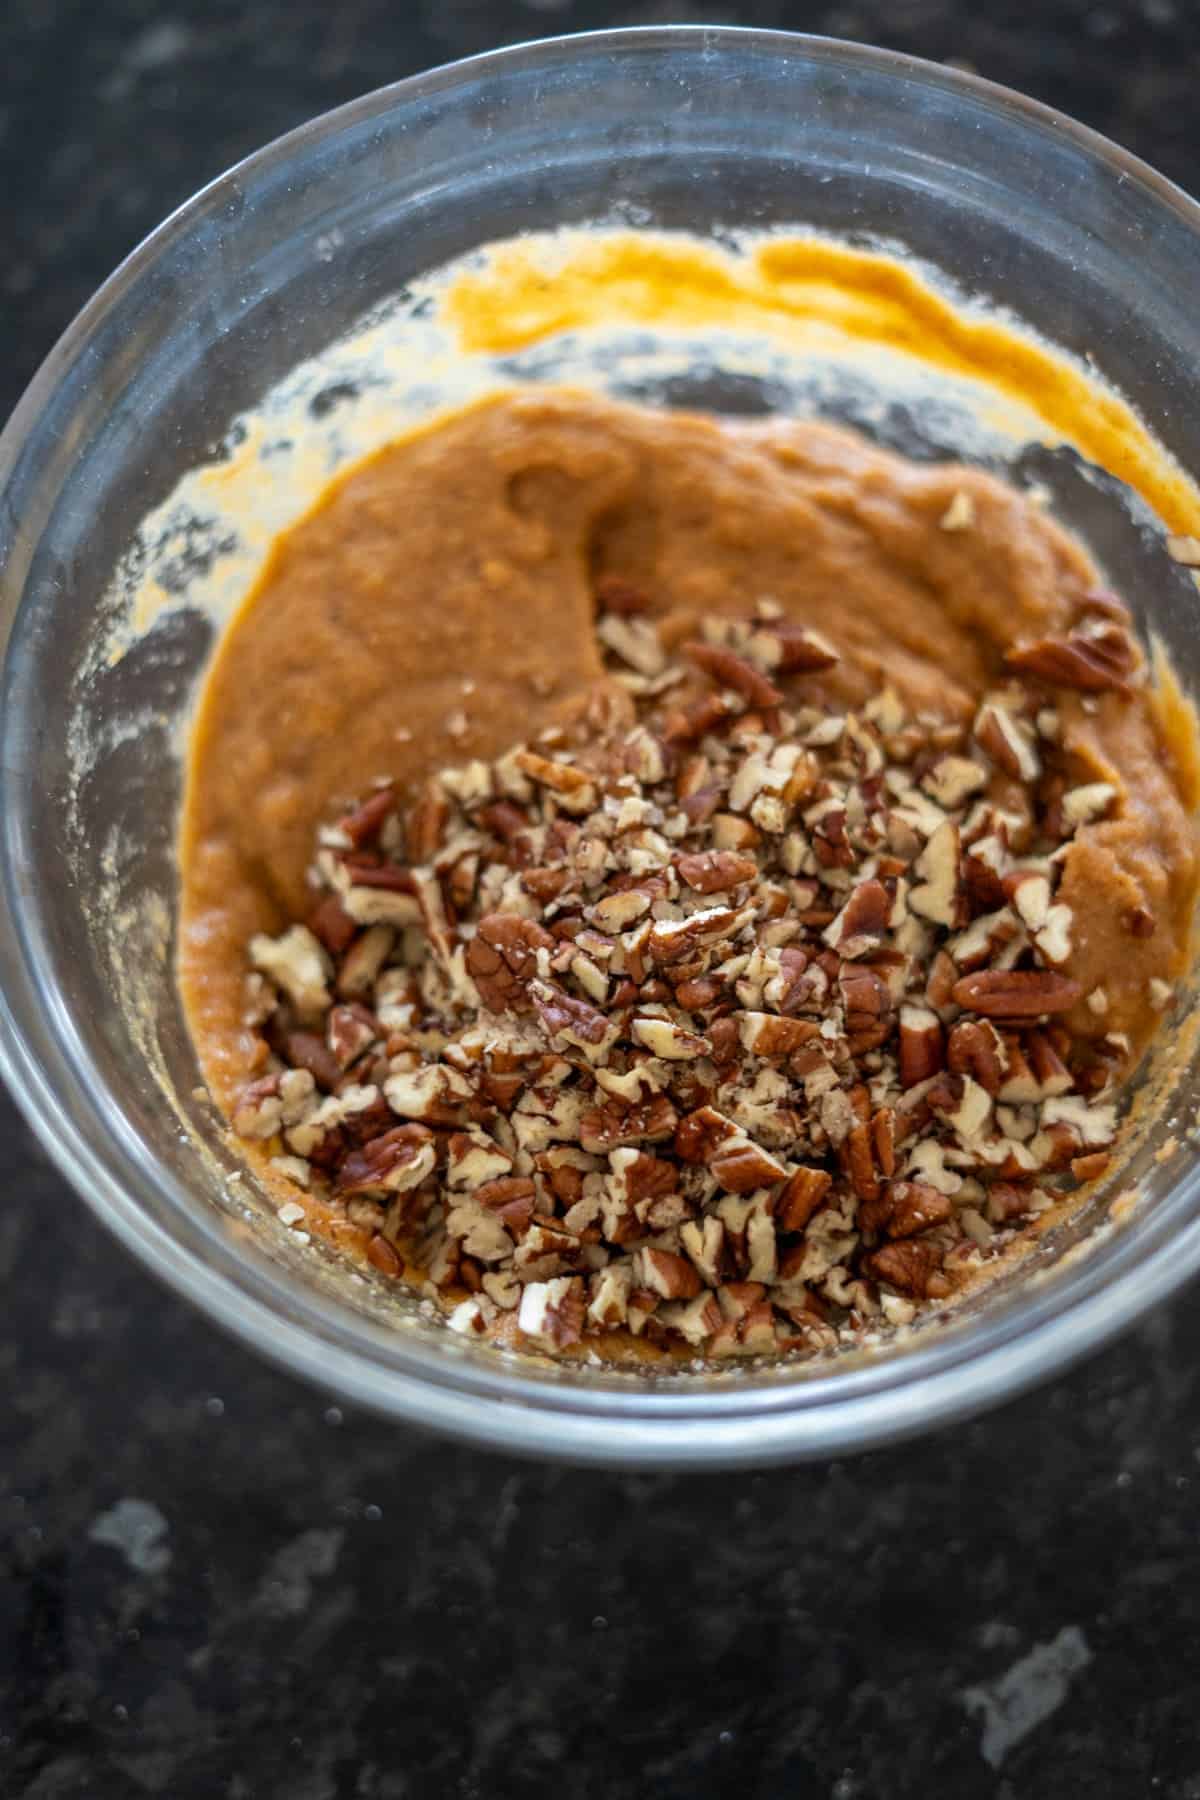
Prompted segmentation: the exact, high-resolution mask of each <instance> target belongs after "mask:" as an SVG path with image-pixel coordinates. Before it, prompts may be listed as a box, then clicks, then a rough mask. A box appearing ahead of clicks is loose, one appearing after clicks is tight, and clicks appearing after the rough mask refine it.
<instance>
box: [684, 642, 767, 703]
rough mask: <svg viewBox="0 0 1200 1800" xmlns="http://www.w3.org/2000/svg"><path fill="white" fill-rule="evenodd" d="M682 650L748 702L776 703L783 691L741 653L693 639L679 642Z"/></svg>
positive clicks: (716, 679)
mask: <svg viewBox="0 0 1200 1800" xmlns="http://www.w3.org/2000/svg"><path fill="white" fill-rule="evenodd" d="M682 648H683V654H684V655H685V656H686V657H687V658H688V660H689V661H690V662H693V663H695V665H696V667H697V668H698V669H702V670H703V671H704V673H705V674H706V675H708V676H709V677H710V678H711V679H712V680H713V681H717V682H720V684H721V686H722V687H725V688H732V689H733V691H734V693H736V694H740V695H741V696H742V698H743V700H747V701H749V703H750V705H751V706H767V707H770V706H778V705H779V703H780V701H781V700H782V699H783V695H782V694H781V693H780V691H779V689H778V688H777V687H776V686H775V683H774V682H773V681H768V680H767V678H766V676H765V675H764V674H763V673H762V671H761V670H760V669H756V668H755V666H754V664H753V663H751V662H747V661H746V658H745V657H744V656H739V655H738V654H737V652H736V651H734V650H729V649H727V648H726V647H725V646H724V645H722V644H704V643H700V642H698V641H695V640H693V641H692V642H691V643H687V644H684V645H683V647H682Z"/></svg>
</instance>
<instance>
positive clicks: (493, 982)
mask: <svg viewBox="0 0 1200 1800" xmlns="http://www.w3.org/2000/svg"><path fill="white" fill-rule="evenodd" d="M553 948H554V939H553V938H552V937H551V936H550V933H549V932H548V931H545V930H544V929H543V928H542V926H540V925H538V924H537V923H536V922H535V921H534V920H533V919H523V918H521V917H519V916H518V915H517V914H516V913H487V914H486V915H485V916H484V917H483V918H482V919H480V921H479V924H478V926H477V927H476V931H475V936H474V937H473V938H472V939H471V942H470V943H469V944H468V946H467V973H468V974H469V975H470V977H471V979H472V981H473V982H474V983H475V986H476V987H477V988H478V989H479V997H480V999H481V1000H482V1001H483V1003H484V1005H485V1006H486V1007H487V1008H488V1010H489V1011H490V1012H496V1013H500V1012H528V1011H529V1010H530V1007H531V1006H532V1004H533V1003H532V1001H531V999H530V997H529V983H530V981H531V980H532V979H533V977H534V976H535V975H536V974H537V953H538V951H539V950H545V951H547V953H548V952H549V951H551V950H553Z"/></svg>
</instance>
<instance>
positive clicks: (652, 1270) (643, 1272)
mask: <svg viewBox="0 0 1200 1800" xmlns="http://www.w3.org/2000/svg"><path fill="white" fill-rule="evenodd" d="M633 1262H634V1271H635V1273H634V1279H635V1280H636V1281H638V1282H639V1283H640V1285H641V1286H642V1287H646V1288H649V1289H650V1291H651V1293H654V1294H658V1295H660V1296H661V1297H662V1299H664V1300H691V1299H694V1298H695V1296H696V1295H697V1294H698V1293H699V1292H700V1276H699V1275H698V1273H697V1272H696V1269H695V1268H694V1266H693V1265H692V1264H691V1263H690V1262H688V1260H687V1258H686V1257H683V1256H676V1255H675V1253H674V1251H672V1250H657V1249H654V1248H653V1247H651V1246H650V1245H647V1246H646V1247H645V1248H644V1249H641V1250H636V1251H635V1252H634V1257H633Z"/></svg>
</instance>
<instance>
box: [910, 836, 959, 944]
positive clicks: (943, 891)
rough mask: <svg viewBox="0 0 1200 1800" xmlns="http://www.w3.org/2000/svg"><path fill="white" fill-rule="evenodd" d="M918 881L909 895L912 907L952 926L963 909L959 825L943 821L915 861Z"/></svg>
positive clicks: (926, 917) (934, 922)
mask: <svg viewBox="0 0 1200 1800" xmlns="http://www.w3.org/2000/svg"><path fill="white" fill-rule="evenodd" d="M913 873H914V875H915V876H916V877H917V882H916V885H915V886H914V887H913V888H912V890H911V892H910V893H909V896H908V904H909V906H910V907H911V909H912V911H913V912H915V913H920V915H921V917H922V918H924V919H929V920H931V921H932V923H933V924H935V925H946V926H949V927H951V928H953V927H954V926H956V925H957V924H958V923H959V919H960V916H961V913H962V854H961V844H960V840H959V832H958V826H957V825H954V824H952V823H951V821H950V820H949V819H947V820H946V821H945V823H944V824H941V825H939V826H938V827H937V829H936V831H934V833H933V835H932V836H931V837H930V839H929V842H928V843H927V844H926V846H925V848H924V849H923V850H922V852H921V854H920V856H918V858H917V860H916V862H915V863H914V864H913Z"/></svg>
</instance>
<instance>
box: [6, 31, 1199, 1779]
mask: <svg viewBox="0 0 1200 1800" xmlns="http://www.w3.org/2000/svg"><path fill="white" fill-rule="evenodd" d="M688 18H690V19H693V20H697V19H700V20H723V21H736V22H738V23H743V24H756V25H765V26H784V27H787V26H791V27H794V28H800V29H807V30H811V31H819V32H828V33H833V34H840V35H845V36H850V37H861V38H866V39H873V40H875V41H876V42H880V43H885V44H888V45H891V46H893V47H895V48H898V49H902V50H910V51H915V52H917V53H919V54H922V55H925V56H930V57H934V58H951V59H953V60H955V61H957V62H961V63H963V64H966V65H969V66H971V67H973V68H975V69H977V70H979V71H980V72H981V73H983V74H985V75H989V76H993V77H995V78H996V79H998V80H1000V81H1004V82H1009V83H1011V84H1013V85H1014V86H1017V87H1021V88H1024V89H1025V90H1027V91H1028V92H1030V93H1033V94H1035V95H1037V96H1038V97H1040V98H1041V99H1044V100H1048V101H1051V102H1053V103H1054V104H1056V105H1058V106H1061V107H1063V108H1065V109H1066V110H1067V111H1069V112H1072V113H1074V114H1075V115H1076V116H1077V117H1079V118H1082V119H1084V120H1085V121H1086V122H1087V123H1089V124H1091V125H1095V126H1097V127H1099V129H1100V130H1102V131H1105V132H1107V133H1109V134H1110V135H1111V136H1113V137H1115V138H1117V139H1119V140H1120V141H1121V142H1122V143H1124V144H1126V145H1128V146H1129V147H1130V148H1132V149H1133V150H1135V151H1137V152H1139V153H1140V154H1141V155H1143V156H1145V157H1146V158H1148V159H1149V160H1150V161H1152V162H1154V163H1156V164H1157V165H1158V166H1159V167H1160V168H1161V169H1162V170H1164V171H1165V172H1166V173H1167V174H1169V175H1171V176H1173V177H1175V179H1176V180H1178V181H1180V182H1182V183H1183V184H1184V185H1185V186H1186V185H1189V184H1190V185H1192V186H1193V187H1195V186H1198V185H1200V167H1198V166H1197V158H1198V156H1200V151H1198V149H1197V139H1196V132H1195V120H1196V110H1195V108H1196V98H1195V97H1196V92H1197V86H1198V82H1200V38H1198V37H1197V35H1196V32H1195V29H1194V26H1195V22H1196V13H1195V5H1194V0H1139V3H1137V4H1133V3H1125V0H1043V3H1042V4H1041V5H1037V6H1033V5H1030V4H1028V3H1021V0H976V3H975V4H967V0H840V3H839V4H836V5H824V4H816V3H814V4H811V5H805V4H802V3H800V0H745V3H744V4H742V5H736V4H729V5H713V4H707V3H701V0H695V3H694V4H692V5H690V6H688V5H685V6H674V5H671V4H666V3H663V0H640V3H638V0H629V3H628V4H624V5H621V4H605V3H604V0H578V3H577V4H571V0H524V3H523V4H517V3H515V0H512V3H500V0H495V3H492V0H392V3H391V4H383V3H382V0H338V3H336V4H334V5H327V4H318V3H317V0H251V3H250V4H245V3H243V0H208V3H207V4H201V3H200V0H174V3H172V0H101V3H100V4H95V3H94V0H9V4H8V5H6V6H4V7H2V8H0V209H2V211H0V217H2V218H3V222H4V234H3V255H2V257H0V344H2V345H3V352H4V354H3V362H2V364H0V410H2V411H4V412H7V410H8V409H9V408H10V407H11V405H12V404H13V403H14V402H15V401H16V399H17V396H18V394H19V392H20V390H21V388H22V387H23V386H24V384H25V382H26V381H27V380H28V379H29V377H30V376H31V375H32V374H33V371H34V369H35V367H36V365H37V363H38V362H39V360H40V359H41V357H42V356H43V355H44V354H45V352H46V351H47V350H48V349H49V347H50V345H51V344H52V343H53V341H54V339H55V338H56V337H57V336H58V334H59V332H60V331H61V330H62V329H63V327H64V326H65V325H66V324H67V323H68V321H69V320H70V318H71V317H72V315H73V314H74V312H75V311H76V309H77V308H78V307H79V306H80V305H81V304H82V303H83V302H84V300H86V299H87V297H88V295H89V294H90V293H91V292H92V290H93V289H94V288H95V286H96V285H97V283H98V282H99V281H100V280H101V279H102V278H103V277H104V276H105V275H107V274H108V272H109V271H110V269H111V268H112V267H113V266H114V264H115V263H116V262H117V261H118V259H119V258H120V257H121V256H122V255H123V254H124V253H125V252H126V251H127V250H128V249H129V248H130V247H131V246H132V245H133V244H134V243H135V242H136V241H137V240H138V239H139V238H140V237H141V236H142V235H143V234H144V233H145V232H146V231H148V230H149V229H150V227H151V226H153V225H154V224H155V223H156V222H157V221H158V220H159V219H160V218H161V217H162V216H163V214H165V213H166V212H167V211H168V210H169V209H170V208H172V207H173V206H175V205H176V204H177V203H178V202H179V201H181V200H183V199H184V198H185V197H186V196H187V195H188V194H189V193H191V192H192V191H193V190H194V189H195V188H196V187H198V186H199V185H200V184H201V183H202V182H204V181H206V180H207V179H208V178H209V177H210V176H213V175H215V174H217V173H218V172H219V171H220V170H221V169H223V168H224V167H225V166H226V165H228V164H229V163H231V162H233V161H234V160H235V159H236V158H238V157H240V156H242V155H243V154H245V152H247V151H249V150H251V149H253V148H255V147H256V146H257V145H259V144H260V143H262V142H264V141H265V140H267V139H268V138H270V137H273V136H275V135H276V134H277V133H279V132H281V131H284V130H286V129H287V128H289V127H290V126H292V125H295V124H298V123H299V122H300V121H301V120H303V119H305V118H307V117H309V116H310V115H312V114H314V113H317V112H321V111H323V110H325V109H326V108H327V107H330V106H334V105H336V104H338V103H339V102H341V101H343V100H346V99H349V98H351V97H352V96H354V95H357V94H359V93H361V92H363V91H365V90H366V89H368V88H371V87H374V86H376V85H378V83H379V82H381V81H383V80H386V79H390V78H391V77H393V76H399V75H404V74H408V73H410V72H412V71H415V70H417V69H420V68H421V67H423V66H427V65H429V64H432V63H435V62H440V61H444V60H446V59H448V58H450V57H454V56H459V55H463V54H465V53H467V52H470V51H475V50H480V49H484V48H486V47H488V46H490V45H494V44H497V43H500V42H506V41H513V40H515V39H518V38H523V37H532V36H539V35H544V34H545V33H547V32H554V31H566V30H571V29H578V28H584V27H592V26H599V25H605V24H632V23H638V24H645V23H652V22H662V21H667V20H677V19H688ZM0 1181H2V1192H3V1201H2V1203H0V1270H2V1271H3V1278H4V1298H3V1312H2V1315H0V1318H2V1322H0V1370H2V1373H3V1380H4V1389H5V1401H6V1404H5V1407H4V1409H3V1416H2V1423H0V1433H2V1439H0V1443H2V1452H0V1596H2V1598H0V1670H2V1678H0V1795H3V1796H5V1797H6V1800H7V1797H9V1796H14V1797H15V1796H18V1795H19V1796H28V1797H30V1800H32V1797H34V1796H37V1800H60V1797H62V1800H65V1797H66V1796H84V1797H86V1800H110V1797H112V1800H125V1797H126V1796H140V1795H165V1796H169V1797H170V1800H192V1797H193V1796H195V1797H196V1800H273V1797H275V1796H281V1797H284V1796H286V1800H427V1797H428V1800H455V1797H458V1796H461V1797H463V1800H496V1797H501V1800H508V1797H509V1796H516V1797H521V1796H526V1795H528V1796H542V1795H546V1796H549V1795H557V1794H569V1795H571V1796H572V1800H642V1797H643V1796H644V1797H648V1800H710V1797H712V1796H725V1795H735V1794H736V1795H737V1796H738V1797H739V1800H810V1797H812V1800H907V1797H908V1796H914V1797H915V1796H922V1797H926V1796H929V1797H934V1796H937V1797H940V1796H953V1797H955V1800H958V1797H961V1796H967V1797H973V1796H976V1795H978V1796H983V1797H985V1800H989V1797H992V1796H995V1800H1074V1797H1075V1796H1078V1795H1082V1794H1085V1793H1086V1794H1089V1795H1093V1796H1099V1797H1102V1800H1106V1797H1108V1796H1114V1797H1119V1800H1139V1797H1141V1796H1159V1797H1160V1800H1200V1706H1198V1704H1197V1702H1198V1687H1200V1562H1198V1551H1200V1531H1198V1525H1197V1499H1198V1497H1200V1380H1198V1376H1197V1364H1198V1359H1200V1318H1198V1308H1197V1303H1196V1297H1195V1290H1194V1289H1193V1290H1192V1291H1191V1292H1189V1293H1185V1294H1184V1295H1183V1296H1182V1297H1181V1298H1179V1299H1178V1300H1177V1301H1176V1302H1175V1303H1174V1304H1173V1305H1171V1306H1170V1307H1166V1308H1164V1309H1163V1310H1162V1311H1161V1312H1160V1313H1159V1314H1158V1315H1157V1316H1156V1317H1154V1318H1153V1319H1152V1320H1151V1321H1150V1322H1149V1323H1148V1324H1146V1325H1145V1326H1144V1327H1143V1328H1142V1329H1141V1330H1140V1331H1138V1332H1137V1333H1135V1334H1134V1335H1132V1336H1130V1337H1128V1338H1126V1339H1125V1340H1124V1341H1123V1342H1121V1343H1120V1344H1118V1345H1117V1346H1116V1347H1115V1348H1113V1349H1111V1350H1109V1351H1108V1352H1107V1353H1106V1354H1105V1355H1103V1356H1101V1357H1099V1358H1097V1359H1096V1360H1095V1361H1093V1362H1091V1363H1090V1364H1088V1365H1087V1366H1086V1367H1085V1368H1083V1369H1081V1370H1079V1371H1077V1372H1076V1373H1075V1374H1073V1375H1071V1376H1070V1377H1069V1378H1067V1379H1065V1380H1063V1381H1061V1382H1059V1383H1058V1384H1057V1385H1055V1386H1053V1387H1050V1388H1047V1389H1045V1390H1043V1391H1042V1392H1040V1393H1038V1394H1036V1395H1033V1396H1031V1397H1029V1398H1027V1399H1024V1400H1022V1401H1020V1402H1018V1403H1017V1404H1015V1405H1012V1406H1010V1407H1008V1408H1007V1409H1006V1410H1004V1411H1002V1412H999V1413H996V1414H994V1415H992V1416H991V1417H990V1418H988V1419H986V1420H984V1421H982V1422H980V1423H977V1424H974V1425H971V1426H969V1427H967V1428H965V1429H961V1430H958V1431H955V1432H953V1433H949V1434H943V1435H942V1436H939V1437H934V1438H929V1439H926V1440H925V1441H923V1442H921V1443H918V1444H915V1445H912V1446H911V1447H908V1448H906V1449H903V1450H900V1451H895V1452H889V1453H886V1454H877V1455H874V1456H871V1457H869V1458H865V1459H862V1460H859V1461H855V1462H845V1463H839V1464H834V1465H832V1466H829V1467H823V1468H805V1469H799V1470H795V1471H776V1472H774V1473H771V1474H766V1475H739V1476H719V1477H716V1476H714V1477H707V1478H703V1479H702V1478H698V1477H695V1476H689V1477H681V1478H680V1477H660V1476H646V1475H639V1476H622V1475H608V1474H594V1473H592V1474H589V1473H581V1472H577V1471H570V1470H558V1469H547V1468H538V1467H533V1466H528V1465H521V1464H517V1463H515V1462H507V1461H504V1460H501V1459H498V1458H493V1457H484V1456H481V1455H476V1454H473V1453H470V1452H467V1451H463V1450H459V1449H455V1448H452V1447H448V1446H447V1445H445V1444H443V1443H439V1442H435V1441H432V1440H429V1439H425V1438H421V1437H418V1436H416V1435H414V1434H412V1433H406V1432H401V1431H397V1430H390V1429H387V1428H385V1427H384V1426H382V1425H380V1424H379V1423H377V1422H375V1421H374V1420H372V1419H370V1418H366V1417H358V1416H356V1415H354V1414H351V1413H348V1412H347V1413H343V1412H342V1411H340V1410H338V1409H337V1408H336V1407H333V1406H331V1405H330V1404H329V1403H328V1402H327V1401H326V1400H325V1399H323V1398H322V1397H320V1396H319V1395H317V1394H314V1393H313V1392H311V1391H309V1390H308V1389H307V1388H305V1387H301V1386H300V1385H299V1384H298V1383H296V1382H294V1381H292V1380H289V1379H287V1378H285V1377H284V1376H282V1375H280V1374H277V1373H275V1372H274V1371H273V1370H271V1369H268V1368H266V1367H264V1366H263V1365H261V1364H260V1363H258V1362H257V1361H255V1360H254V1359H253V1358H252V1357H251V1356H250V1355H249V1354H248V1353H247V1352H245V1351H243V1350H241V1349H240V1348H237V1347H235V1346H234V1345H232V1344H230V1343H228V1342H226V1341H225V1339H224V1338H222V1337H220V1336H218V1335H217V1333H216V1332H215V1331H214V1330H213V1329H212V1328H211V1327H210V1326H209V1325H207V1324H206V1323H205V1322H204V1321H203V1320H202V1319H200V1318H198V1317H196V1316H194V1315H193V1314H192V1313H191V1312H190V1311H189V1310H187V1308H185V1307H184V1306H183V1305H182V1304H181V1303H180V1302H177V1301H176V1300H175V1299H174V1298H173V1297H172V1296H171V1295H169V1294H167V1293H166V1292H164V1291H163V1290H161V1289H160V1288H158V1287H157V1286H155V1285H154V1284H153V1283H152V1282H151V1280H150V1279H149V1278H148V1277H147V1276H146V1275H145V1274H143V1273H142V1272H141V1270H140V1269H139V1268H137V1267H135V1266H134V1265H133V1264H132V1263H131V1262H130V1261H129V1260H128V1259H127V1258H126V1256H125V1255H124V1254H123V1253H122V1252H121V1251H120V1250H119V1249H118V1248H117V1246H116V1245H115V1244H114V1243H112V1242H111V1241H110V1240H109V1238H108V1237H107V1236H106V1235H105V1233H104V1232H103V1231H102V1230H101V1229H100V1227H99V1226H97V1225H96V1224H95V1223H94V1222H93V1220H92V1218H91V1215H90V1214H89V1213H88V1212H86V1211H85V1209H84V1208H83V1206H82V1205H81V1204H80V1203H79V1202H78V1201H77V1200H76V1199H75V1198H74V1197H73V1196H72V1195H71V1194H70V1193H69V1192H68V1191H67V1190H66V1188H65V1187H64V1185H63V1183H62V1182H61V1180H60V1179H59V1178H58V1176H57V1175H55V1174H54V1173H52V1172H51V1171H50V1170H49V1169H48V1167H47V1165H46V1164H45V1162H44V1160H43V1159H42V1157H41V1156H40V1154H39V1153H38V1151H37V1150H36V1148H35V1147H34V1145H33V1143H32V1141H31V1139H30V1137H29V1135H28V1133H27V1132H26V1130H25V1129H24V1127H23V1126H22V1125H21V1124H20V1123H19V1122H18V1119H17V1116H16V1114H15V1112H14V1111H13V1109H12V1108H11V1106H9V1105H8V1104H7V1103H5V1102H2V1101H0Z"/></svg>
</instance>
